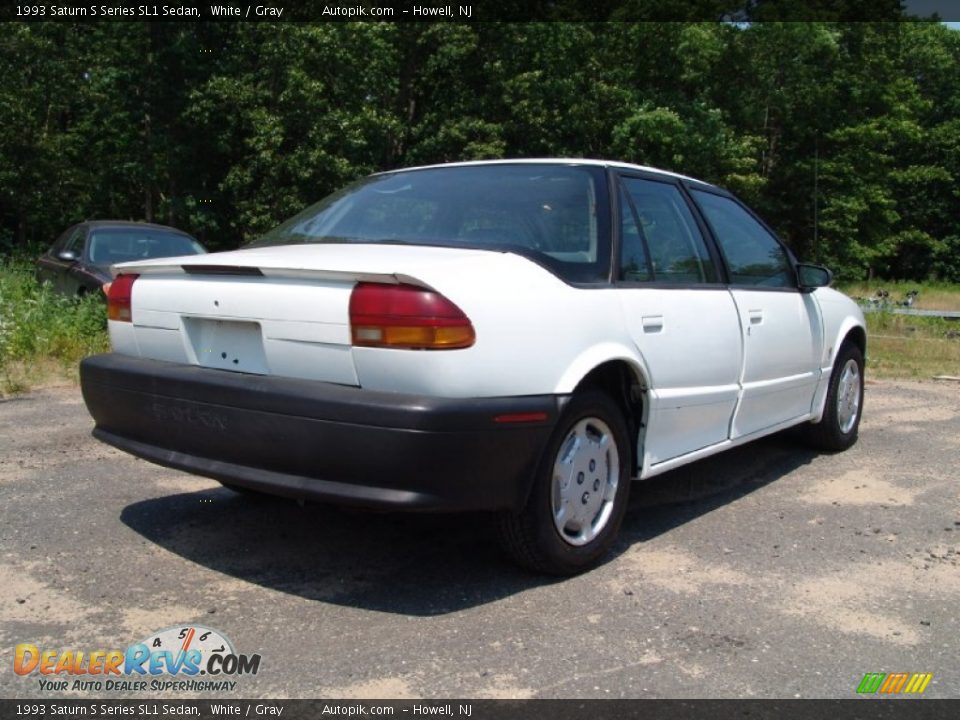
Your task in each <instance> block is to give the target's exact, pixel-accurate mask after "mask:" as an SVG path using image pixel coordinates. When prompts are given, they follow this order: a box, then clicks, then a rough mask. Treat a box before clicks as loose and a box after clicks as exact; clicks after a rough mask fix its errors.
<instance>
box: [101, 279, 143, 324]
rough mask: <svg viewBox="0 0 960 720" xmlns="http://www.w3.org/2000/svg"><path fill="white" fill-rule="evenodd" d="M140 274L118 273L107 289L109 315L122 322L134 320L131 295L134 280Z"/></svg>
mask: <svg viewBox="0 0 960 720" xmlns="http://www.w3.org/2000/svg"><path fill="white" fill-rule="evenodd" d="M138 277H140V276H139V275H117V277H115V278H114V280H113V282H112V283H110V288H109V289H108V290H107V317H108V318H110V319H111V320H119V321H120V322H133V312H132V311H131V309H130V295H131V293H132V291H133V281H134V280H136V279H137V278H138Z"/></svg>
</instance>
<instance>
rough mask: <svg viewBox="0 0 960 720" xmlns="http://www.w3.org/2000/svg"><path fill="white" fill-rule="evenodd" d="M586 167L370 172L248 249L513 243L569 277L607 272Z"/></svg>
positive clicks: (593, 185) (591, 173) (593, 183)
mask: <svg viewBox="0 0 960 720" xmlns="http://www.w3.org/2000/svg"><path fill="white" fill-rule="evenodd" d="M598 173H599V178H600V182H602V169H601V168H594V167H570V166H563V165H535V164H523V165H495V166H464V167H457V168H442V169H439V168H434V169H429V168H428V169H424V170H416V171H412V172H403V173H396V174H392V175H384V176H375V177H373V178H370V179H368V180H367V181H365V182H362V183H360V184H358V185H355V186H353V188H350V189H348V190H347V191H346V192H343V193H338V194H336V195H333V196H331V197H330V198H328V199H326V200H323V201H321V202H320V203H318V204H317V205H314V206H313V207H311V208H308V209H307V210H306V211H304V212H303V213H301V214H300V215H298V216H297V217H295V218H293V219H292V220H290V221H288V222H286V223H284V224H283V225H281V226H279V227H278V228H276V229H274V230H272V231H271V232H269V233H267V234H266V235H265V236H263V237H262V238H260V239H259V240H257V241H255V242H254V243H252V244H253V245H257V246H259V245H278V244H289V243H303V242H375V243H377V242H382V243H391V242H401V243H410V244H430V245H446V246H466V247H490V248H502V249H515V250H517V251H519V252H522V253H524V254H532V255H538V256H540V257H541V258H542V259H543V260H545V261H546V264H548V265H550V266H551V267H553V268H555V269H557V270H558V274H560V275H561V276H565V275H566V276H569V277H570V278H571V279H600V278H601V277H604V276H605V275H606V273H607V272H608V268H609V242H608V239H607V234H606V233H605V230H606V228H605V227H603V228H602V227H601V224H602V223H601V221H600V220H598V218H602V217H604V216H605V213H600V212H598V195H599V193H598V191H597V187H598V182H597V178H596V177H595V175H597V174H598Z"/></svg>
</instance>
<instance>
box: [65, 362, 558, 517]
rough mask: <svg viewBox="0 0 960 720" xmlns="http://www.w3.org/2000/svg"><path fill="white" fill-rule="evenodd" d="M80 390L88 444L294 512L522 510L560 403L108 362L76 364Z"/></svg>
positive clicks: (548, 398)
mask: <svg viewBox="0 0 960 720" xmlns="http://www.w3.org/2000/svg"><path fill="white" fill-rule="evenodd" d="M80 382H81V387H82V390H83V398H84V400H85V402H86V404H87V408H88V409H89V411H90V414H91V415H92V416H93V418H94V420H95V422H96V428H95V429H94V431H93V434H94V436H95V437H97V438H98V439H99V440H102V441H103V442H105V443H107V444H109V445H113V446H114V447H117V448H120V449H121V450H125V451H127V452H129V453H131V454H133V455H137V456H139V457H142V458H144V459H146V460H150V461H151V462H155V463H158V464H160V465H165V466H167V467H172V468H177V469H179V470H186V471H187V472H191V473H195V474H198V475H204V476H207V477H211V478H214V479H216V480H221V481H223V482H225V483H229V484H232V485H237V486H241V487H245V488H249V489H251V490H259V491H262V492H266V493H270V494H274V495H282V496H286V497H291V498H296V499H304V500H307V499H309V500H322V501H334V502H338V503H343V504H350V505H357V506H365V507H374V508H394V509H410V510H435V511H441V510H443V511H458V510H497V509H519V508H520V507H522V506H523V503H524V502H525V500H526V496H527V493H528V491H529V488H530V483H531V481H532V478H533V474H534V472H535V469H536V463H537V461H538V459H539V457H540V454H541V452H542V450H543V447H544V445H545V444H546V442H547V439H548V438H549V436H550V433H551V431H552V429H553V426H554V425H555V423H556V420H557V417H558V414H559V411H560V408H561V406H562V404H563V402H564V399H565V398H563V397H560V396H555V395H539V396H527V397H507V398H479V399H478V398H470V399H449V398H431V397H418V396H412V395H401V394H394V393H383V392H372V391H369V390H363V389H360V388H355V387H347V386H342V385H335V384H331V383H321V382H315V381H308V380H296V379H290V378H278V377H269V376H259V375H246V374H240V373H233V372H226V371H222V370H212V369H208V368H200V367H195V366H189V365H180V364H175V363H168V362H161V361H157V360H145V359H142V358H135V357H129V356H125V355H119V354H116V353H110V354H106V355H96V356H93V357H89V358H87V359H85V360H84V361H83V362H82V363H81V364H80ZM531 413H532V414H534V417H535V418H536V419H531V418H530V416H529V415H527V417H520V418H516V417H515V418H513V419H514V420H525V421H524V422H504V420H505V418H504V417H503V416H505V415H506V416H510V415H514V416H516V415H518V414H531ZM537 414H542V417H539V418H537ZM497 417H499V418H500V421H496V420H495V418H497ZM506 419H507V420H509V419H510V418H506Z"/></svg>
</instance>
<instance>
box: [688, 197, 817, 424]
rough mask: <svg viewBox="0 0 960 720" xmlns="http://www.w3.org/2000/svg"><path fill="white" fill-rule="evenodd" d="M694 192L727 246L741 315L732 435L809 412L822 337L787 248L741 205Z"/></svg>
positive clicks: (716, 234)
mask: <svg viewBox="0 0 960 720" xmlns="http://www.w3.org/2000/svg"><path fill="white" fill-rule="evenodd" d="M691 195H692V196H693V198H694V200H695V201H696V202H697V204H698V205H699V207H700V209H701V211H702V212H703V215H704V217H705V218H706V220H707V222H708V223H709V225H710V227H711V229H712V230H713V234H714V237H715V238H716V240H717V243H718V245H719V246H720V250H721V252H722V253H723V256H724V260H725V261H726V266H727V271H728V274H729V280H730V292H731V294H732V295H733V299H734V301H735V302H736V306H737V310H738V312H739V315H740V325H741V333H742V336H743V347H744V364H743V374H742V377H741V384H742V386H743V391H742V397H741V400H740V405H739V407H738V408H737V411H736V414H735V416H734V420H733V424H732V426H731V432H730V436H731V438H737V437H740V436H743V435H749V434H751V433H754V432H758V431H760V430H764V429H766V428H770V427H772V426H774V425H778V424H780V423H784V422H787V421H790V420H794V419H797V418H801V417H805V416H807V415H808V414H809V413H810V407H811V403H812V401H813V394H814V391H815V389H816V385H817V381H818V379H819V372H820V371H819V362H818V360H819V358H820V353H821V347H822V344H823V328H822V325H821V318H820V311H819V308H818V307H817V304H816V301H815V300H814V299H813V296H812V295H811V294H809V293H802V292H800V290H799V289H798V287H797V279H796V274H795V271H794V268H793V264H792V263H791V261H790V258H789V256H788V255H787V252H786V250H785V248H784V247H783V246H782V245H781V244H780V242H779V241H778V240H777V239H776V237H775V236H774V235H773V234H772V233H771V232H770V231H769V230H768V229H767V228H766V227H765V226H764V225H763V224H762V223H761V222H760V221H759V220H757V219H756V218H755V217H754V216H753V215H752V214H751V213H750V212H749V211H747V210H746V208H744V206H742V205H741V204H740V203H739V202H737V201H736V200H734V199H733V198H731V197H728V196H725V195H722V194H719V193H715V192H711V191H708V190H705V189H701V188H693V189H691Z"/></svg>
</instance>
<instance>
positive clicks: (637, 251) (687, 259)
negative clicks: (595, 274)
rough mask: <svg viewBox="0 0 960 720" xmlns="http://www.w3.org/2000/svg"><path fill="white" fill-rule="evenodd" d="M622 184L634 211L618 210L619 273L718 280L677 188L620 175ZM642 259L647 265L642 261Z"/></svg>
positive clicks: (678, 279) (671, 281) (683, 280)
mask: <svg viewBox="0 0 960 720" xmlns="http://www.w3.org/2000/svg"><path fill="white" fill-rule="evenodd" d="M623 186H624V188H625V189H626V196H627V199H628V200H629V206H630V210H631V211H632V212H631V213H630V214H628V213H626V212H622V213H621V215H622V217H621V221H622V223H623V225H622V235H621V237H622V243H621V254H620V279H621V280H627V281H630V280H652V281H653V282H662V283H669V284H682V285H685V284H690V283H693V284H698V283H714V282H717V271H716V267H714V264H713V261H712V260H711V259H710V253H709V252H708V251H707V246H706V243H705V242H704V239H703V235H702V234H701V232H700V228H699V227H697V223H696V221H695V220H694V219H693V213H691V212H690V208H689V207H688V206H687V203H686V201H685V200H684V198H683V195H681V193H680V190H679V189H678V188H677V187H676V186H675V185H671V184H669V183H663V182H657V181H655V180H641V179H639V178H624V179H623ZM644 260H646V262H647V268H646V269H643V268H642V267H640V265H642V262H643V261H644Z"/></svg>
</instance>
